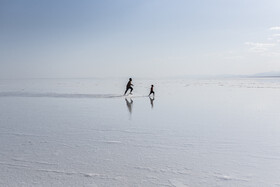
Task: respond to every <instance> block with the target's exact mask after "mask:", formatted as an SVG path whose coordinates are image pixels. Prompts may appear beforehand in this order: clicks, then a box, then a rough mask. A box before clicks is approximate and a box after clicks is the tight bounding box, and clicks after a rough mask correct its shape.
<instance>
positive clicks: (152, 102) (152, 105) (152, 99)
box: [149, 97, 155, 108]
mask: <svg viewBox="0 0 280 187" xmlns="http://www.w3.org/2000/svg"><path fill="white" fill-rule="evenodd" d="M149 98H150V102H151V107H152V108H154V100H155V98H151V97H149Z"/></svg>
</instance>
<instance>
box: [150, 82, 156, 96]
mask: <svg viewBox="0 0 280 187" xmlns="http://www.w3.org/2000/svg"><path fill="white" fill-rule="evenodd" d="M151 94H153V97H154V96H155V92H154V85H151V90H150V94H149V97H150V95H151Z"/></svg>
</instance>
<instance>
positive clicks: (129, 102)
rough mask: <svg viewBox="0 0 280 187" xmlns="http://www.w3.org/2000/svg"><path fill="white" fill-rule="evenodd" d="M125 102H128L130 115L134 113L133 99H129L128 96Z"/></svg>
mask: <svg viewBox="0 0 280 187" xmlns="http://www.w3.org/2000/svg"><path fill="white" fill-rule="evenodd" d="M125 102H126V106H127V108H128V111H129V113H130V115H131V114H132V104H133V100H132V99H131V98H130V101H128V99H127V98H125Z"/></svg>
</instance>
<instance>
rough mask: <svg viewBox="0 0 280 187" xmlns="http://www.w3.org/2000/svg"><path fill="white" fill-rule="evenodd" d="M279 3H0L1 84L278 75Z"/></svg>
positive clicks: (4, 0)
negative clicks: (3, 80)
mask: <svg viewBox="0 0 280 187" xmlns="http://www.w3.org/2000/svg"><path fill="white" fill-rule="evenodd" d="M279 18H280V1H279V0H259V1H256V0H191V1H190V0H100V1H97V0H96V1H94V0H76V1H74V0H40V1H39V0H0V78H14V77H96V76H97V77H108V76H110V77H111V76H113V77H117V76H121V77H126V76H129V77H130V76H131V77H136V76H148V77H158V76H182V75H194V74H210V75H215V74H253V73H258V72H265V71H280V19H279Z"/></svg>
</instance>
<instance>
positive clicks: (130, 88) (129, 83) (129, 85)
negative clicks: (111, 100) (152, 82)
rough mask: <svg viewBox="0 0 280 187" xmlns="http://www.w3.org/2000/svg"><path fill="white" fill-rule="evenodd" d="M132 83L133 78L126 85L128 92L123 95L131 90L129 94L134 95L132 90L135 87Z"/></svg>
mask: <svg viewBox="0 0 280 187" xmlns="http://www.w3.org/2000/svg"><path fill="white" fill-rule="evenodd" d="M131 82H132V78H129V81H128V83H127V85H126V90H125V92H124V94H123V95H125V94H126V92H127V91H128V90H130V93H129V94H132V90H133V88H132V86H134V85H133V84H132V83H131Z"/></svg>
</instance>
